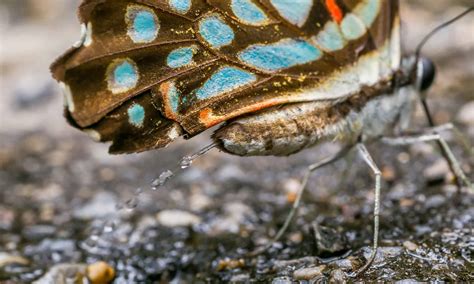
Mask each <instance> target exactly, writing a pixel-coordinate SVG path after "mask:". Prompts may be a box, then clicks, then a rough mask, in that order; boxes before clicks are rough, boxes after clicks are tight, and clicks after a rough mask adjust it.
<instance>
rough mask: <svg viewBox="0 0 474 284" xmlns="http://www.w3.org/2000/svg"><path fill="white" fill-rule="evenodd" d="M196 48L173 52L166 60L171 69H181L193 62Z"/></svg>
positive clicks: (185, 48)
mask: <svg viewBox="0 0 474 284" xmlns="http://www.w3.org/2000/svg"><path fill="white" fill-rule="evenodd" d="M194 51H195V47H183V48H178V49H176V50H173V51H172V52H171V53H170V54H169V55H168V58H167V60H166V62H167V65H168V66H169V67H171V68H179V67H183V66H186V65H189V64H191V63H192V62H193V56H194Z"/></svg>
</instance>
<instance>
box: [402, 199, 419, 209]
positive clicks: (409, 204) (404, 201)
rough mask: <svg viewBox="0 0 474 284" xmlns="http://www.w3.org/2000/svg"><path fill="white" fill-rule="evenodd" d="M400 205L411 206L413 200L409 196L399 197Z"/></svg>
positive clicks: (413, 203)
mask: <svg viewBox="0 0 474 284" xmlns="http://www.w3.org/2000/svg"><path fill="white" fill-rule="evenodd" d="M399 202H400V207H412V206H413V205H415V203H416V202H415V200H414V199H411V198H401V199H400V201H399Z"/></svg>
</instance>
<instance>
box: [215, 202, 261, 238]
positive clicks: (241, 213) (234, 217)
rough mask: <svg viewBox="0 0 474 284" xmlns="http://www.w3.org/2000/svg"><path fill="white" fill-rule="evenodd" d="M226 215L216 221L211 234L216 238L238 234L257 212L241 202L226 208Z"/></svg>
mask: <svg viewBox="0 0 474 284" xmlns="http://www.w3.org/2000/svg"><path fill="white" fill-rule="evenodd" d="M224 211H225V215H224V216H223V217H218V218H216V219H214V220H213V221H212V223H211V226H210V227H211V230H210V232H209V234H211V235H213V236H216V235H219V234H223V233H233V234H237V233H239V231H240V226H241V225H242V224H243V223H244V222H245V220H246V219H247V218H253V217H255V212H254V211H253V209H252V208H250V207H249V206H247V205H245V204H243V203H241V202H231V203H228V204H226V205H225V206H224Z"/></svg>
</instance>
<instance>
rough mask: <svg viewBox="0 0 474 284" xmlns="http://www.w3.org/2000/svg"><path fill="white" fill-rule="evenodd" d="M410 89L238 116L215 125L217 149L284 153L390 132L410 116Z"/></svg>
mask: <svg viewBox="0 0 474 284" xmlns="http://www.w3.org/2000/svg"><path fill="white" fill-rule="evenodd" d="M408 90H410V87H404V88H401V89H399V90H394V89H393V87H392V86H390V85H383V84H382V85H379V86H378V88H372V89H369V90H364V91H362V92H361V93H360V94H359V95H355V96H353V97H351V98H350V99H348V100H345V101H343V102H339V103H334V102H327V101H326V102H309V103H296V104H290V105H286V106H284V107H277V108H273V109H269V110H266V111H264V112H261V113H258V114H255V115H251V116H248V117H245V118H241V119H237V120H235V121H233V122H231V123H229V124H228V125H226V126H224V127H222V128H221V129H219V130H218V131H217V132H216V134H215V135H214V139H215V140H216V142H217V143H218V145H219V146H220V148H221V149H222V150H224V151H226V152H228V153H231V154H234V155H239V156H263V155H274V156H286V155H290V154H293V153H296V152H298V151H301V150H302V149H305V148H308V147H311V146H314V145H315V144H318V143H320V142H322V141H327V140H340V141H342V142H344V143H355V142H356V140H357V139H359V138H361V139H363V140H371V139H374V138H377V137H379V136H381V135H383V134H388V133H391V132H393V130H394V129H395V126H396V124H397V123H398V122H399V119H400V118H401V117H406V116H408V113H409V112H410V110H411V108H410V106H411V104H412V101H413V93H411V92H409V91H408Z"/></svg>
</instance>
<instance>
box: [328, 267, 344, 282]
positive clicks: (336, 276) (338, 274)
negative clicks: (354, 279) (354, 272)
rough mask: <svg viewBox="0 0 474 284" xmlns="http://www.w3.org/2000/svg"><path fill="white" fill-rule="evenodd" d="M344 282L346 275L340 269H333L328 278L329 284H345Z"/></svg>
mask: <svg viewBox="0 0 474 284" xmlns="http://www.w3.org/2000/svg"><path fill="white" fill-rule="evenodd" d="M346 281H347V279H346V274H345V273H344V271H342V269H334V270H333V271H331V275H330V276H329V282H330V283H345V282H346Z"/></svg>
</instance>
